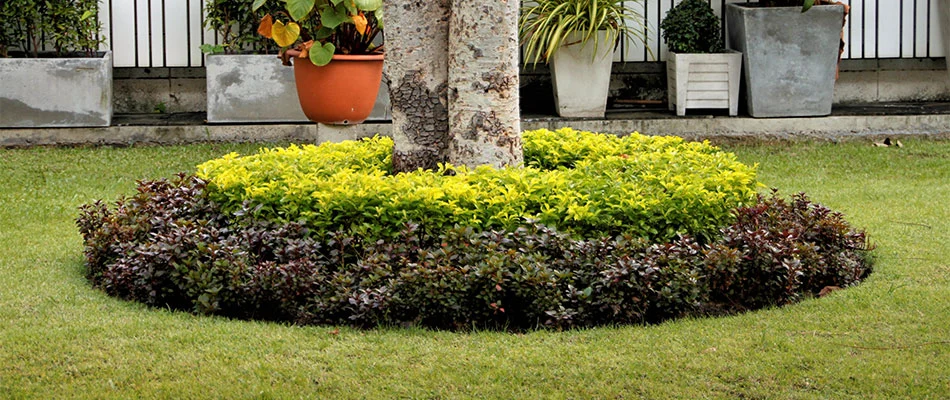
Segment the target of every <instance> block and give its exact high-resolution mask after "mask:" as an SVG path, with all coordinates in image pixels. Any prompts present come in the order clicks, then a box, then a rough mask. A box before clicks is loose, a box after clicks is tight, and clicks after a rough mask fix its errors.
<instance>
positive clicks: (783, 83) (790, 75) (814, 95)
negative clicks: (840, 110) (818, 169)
mask: <svg viewBox="0 0 950 400" xmlns="http://www.w3.org/2000/svg"><path fill="white" fill-rule="evenodd" d="M756 4H757V3H753V4H752V5H746V4H727V5H726V47H728V48H730V49H732V50H736V51H740V52H742V54H743V61H742V84H743V89H742V90H743V94H744V95H745V104H746V107H747V111H748V112H749V114H750V115H752V116H753V117H756V118H767V117H800V116H823V115H829V114H831V104H832V101H833V100H834V94H835V92H834V89H835V74H836V71H837V65H838V46H839V43H840V40H841V25H842V22H843V18H844V8H843V7H841V6H815V7H812V8H811V9H810V10H808V11H807V12H804V13H803V12H802V11H801V7H757V6H755V5H756Z"/></svg>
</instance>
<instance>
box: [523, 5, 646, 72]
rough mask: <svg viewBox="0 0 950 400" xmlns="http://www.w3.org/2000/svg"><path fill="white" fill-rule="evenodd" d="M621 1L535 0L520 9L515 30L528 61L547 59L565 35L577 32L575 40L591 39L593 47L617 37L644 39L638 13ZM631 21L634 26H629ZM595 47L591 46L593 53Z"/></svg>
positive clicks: (615, 41) (615, 40)
mask: <svg viewBox="0 0 950 400" xmlns="http://www.w3.org/2000/svg"><path fill="white" fill-rule="evenodd" d="M625 3H631V2H629V1H624V0H535V1H533V2H529V3H527V5H525V6H524V7H522V8H521V18H520V21H519V24H518V25H519V29H520V33H521V35H520V36H521V42H522V44H524V45H525V56H526V60H527V62H529V63H538V62H539V61H542V60H543V61H544V62H545V63H547V62H549V61H550V59H551V57H552V56H553V55H554V53H555V52H556V51H557V49H558V48H559V47H561V46H562V45H570V44H574V43H568V42H567V38H568V37H569V36H570V35H571V34H572V33H575V32H577V33H581V34H583V37H582V38H581V39H580V41H579V43H582V44H585V43H587V42H588V41H590V40H592V39H593V40H595V42H594V45H595V46H604V45H606V46H614V45H616V43H617V42H618V40H619V39H620V38H621V37H626V38H629V39H634V40H639V41H641V42H645V40H646V28H645V26H644V25H643V22H642V21H645V20H644V18H643V17H642V15H640V13H639V12H637V11H636V10H634V9H633V8H631V7H629V6H628V5H625ZM631 21H637V22H636V23H637V24H638V25H636V26H631V25H630V23H631ZM598 31H606V32H607V40H606V43H598V42H597V41H596V37H597V36H596V35H597V32H598ZM596 49H597V47H595V53H597V51H596Z"/></svg>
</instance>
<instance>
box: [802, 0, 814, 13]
mask: <svg viewBox="0 0 950 400" xmlns="http://www.w3.org/2000/svg"><path fill="white" fill-rule="evenodd" d="M813 5H815V0H803V3H802V12H805V11H808V9H810V8H811V7H812V6H813Z"/></svg>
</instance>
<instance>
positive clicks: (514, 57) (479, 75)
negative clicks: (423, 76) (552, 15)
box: [387, 0, 523, 168]
mask: <svg viewBox="0 0 950 400" xmlns="http://www.w3.org/2000/svg"><path fill="white" fill-rule="evenodd" d="M451 2H452V14H451V21H449V60H448V67H449V68H448V71H449V135H450V137H451V139H452V140H451V149H450V151H449V162H451V163H452V164H455V165H466V166H469V167H475V166H478V165H484V164H487V165H491V166H494V167H497V168H500V167H503V166H508V165H511V166H515V165H519V164H521V163H522V160H523V158H522V151H521V116H520V112H519V111H520V110H519V107H518V89H519V87H518V82H519V78H518V50H519V47H518V9H519V7H520V0H490V1H474V0H451ZM387 38H388V37H387Z"/></svg>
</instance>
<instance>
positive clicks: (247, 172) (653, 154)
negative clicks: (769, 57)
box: [198, 129, 756, 240]
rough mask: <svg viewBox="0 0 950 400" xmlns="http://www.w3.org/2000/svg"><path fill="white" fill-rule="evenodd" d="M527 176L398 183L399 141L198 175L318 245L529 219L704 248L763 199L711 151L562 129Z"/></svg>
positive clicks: (538, 145) (424, 175)
mask: <svg viewBox="0 0 950 400" xmlns="http://www.w3.org/2000/svg"><path fill="white" fill-rule="evenodd" d="M523 139H524V152H525V163H526V167H525V168H508V169H501V170H496V169H493V168H489V167H479V168H476V169H474V170H469V169H466V168H464V167H456V166H452V165H444V166H442V168H441V170H439V171H423V170H419V171H415V172H411V173H404V174H397V175H393V174H391V173H390V168H391V166H390V164H391V162H390V160H391V157H392V141H391V139H389V138H379V137H377V138H374V139H371V140H367V141H364V142H344V143H340V144H330V143H327V144H323V145H320V146H312V145H308V146H299V147H298V146H290V147H288V148H282V149H270V150H263V151H261V152H260V153H259V154H256V155H252V156H245V157H239V156H237V155H236V154H231V155H228V156H225V157H223V158H220V159H216V160H211V161H209V162H206V163H204V164H202V165H200V166H199V167H198V176H199V177H200V178H201V179H204V180H207V181H208V192H209V195H210V196H211V198H212V199H213V200H214V201H216V202H218V203H220V204H221V205H222V207H223V208H224V209H225V210H226V211H228V212H233V211H236V210H238V209H241V208H249V209H250V210H251V211H250V212H252V213H253V214H254V216H255V217H257V218H264V219H269V220H272V221H282V222H296V221H299V222H302V223H304V224H305V225H306V226H307V227H308V228H310V229H312V230H313V231H314V232H315V233H316V235H318V236H322V235H326V234H327V233H328V232H330V231H334V230H342V231H345V232H359V233H361V234H362V235H365V236H367V237H368V238H372V239H374V240H375V239H386V240H388V239H391V238H392V237H394V236H396V235H397V234H398V233H399V232H400V230H401V229H402V227H403V226H404V225H405V224H406V223H416V224H419V226H420V229H421V230H422V231H426V232H444V231H446V230H448V229H450V228H452V227H453V226H456V225H459V226H467V227H472V228H475V229H476V230H480V231H481V230H491V229H500V230H514V229H516V228H517V227H518V226H520V225H522V224H524V223H525V221H526V220H535V221H538V222H539V223H541V224H545V225H550V226H554V227H557V229H558V230H560V231H562V232H565V233H570V234H573V235H576V236H580V237H600V236H608V237H612V236H616V235H632V236H634V237H641V238H645V239H649V240H668V239H672V238H674V237H676V236H677V235H680V234H689V235H692V236H695V237H699V238H702V239H705V238H708V237H710V236H712V235H714V234H715V233H716V232H717V230H718V229H719V227H721V226H723V225H725V224H727V223H729V222H730V221H731V219H732V216H731V215H730V213H731V210H733V209H734V208H736V207H738V206H741V205H747V204H751V202H753V201H754V199H755V189H756V181H755V170H754V168H752V167H749V166H746V165H744V164H742V163H740V162H738V161H736V159H735V156H734V155H733V154H731V153H726V152H723V151H720V150H719V149H717V148H716V147H714V146H711V145H709V144H708V143H688V142H685V141H683V140H682V139H680V138H675V137H650V136H644V135H640V134H632V135H629V136H627V137H624V138H617V137H614V136H608V135H600V134H594V133H590V132H578V131H575V130H572V129H562V130H559V131H557V132H552V131H547V130H540V131H529V132H525V133H524V135H523Z"/></svg>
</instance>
